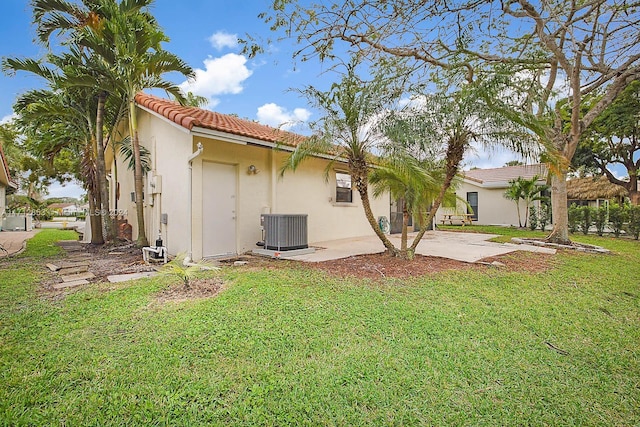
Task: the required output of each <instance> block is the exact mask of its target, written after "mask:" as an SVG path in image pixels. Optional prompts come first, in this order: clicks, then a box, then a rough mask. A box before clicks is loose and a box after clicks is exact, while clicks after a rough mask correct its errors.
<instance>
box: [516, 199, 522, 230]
mask: <svg viewBox="0 0 640 427" xmlns="http://www.w3.org/2000/svg"><path fill="white" fill-rule="evenodd" d="M516 212H518V227H520V228H522V219H521V217H520V199H518V200H516Z"/></svg>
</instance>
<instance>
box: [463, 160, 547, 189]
mask: <svg viewBox="0 0 640 427" xmlns="http://www.w3.org/2000/svg"><path fill="white" fill-rule="evenodd" d="M536 175H538V176H539V177H540V178H541V179H545V178H546V176H547V167H546V165H541V164H537V165H522V166H505V167H502V168H493V169H473V170H470V171H465V172H464V177H465V178H466V179H469V180H471V181H475V182H478V183H480V184H486V183H489V182H507V181H509V180H512V179H516V178H518V177H519V176H521V177H522V178H524V179H531V178H533V177H534V176H536Z"/></svg>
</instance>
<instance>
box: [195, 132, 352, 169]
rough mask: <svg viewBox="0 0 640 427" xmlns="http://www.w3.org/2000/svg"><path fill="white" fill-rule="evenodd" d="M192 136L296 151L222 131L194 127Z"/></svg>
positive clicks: (290, 147)
mask: <svg viewBox="0 0 640 427" xmlns="http://www.w3.org/2000/svg"><path fill="white" fill-rule="evenodd" d="M191 135H192V136H194V137H201V138H213V139H216V140H217V141H222V142H230V143H232V144H240V145H252V146H255V147H263V148H269V149H272V150H281V151H288V152H293V151H295V149H296V148H295V147H292V146H290V145H284V144H278V143H275V142H270V141H264V140H261V139H257V138H251V137H248V136H242V135H236V134H232V133H228V132H221V131H217V130H213V129H208V128H203V127H198V126H194V127H193V129H191ZM313 157H318V158H321V159H326V160H333V161H338V162H342V163H346V162H347V161H346V159H341V158H336V157H333V156H330V155H327V154H313Z"/></svg>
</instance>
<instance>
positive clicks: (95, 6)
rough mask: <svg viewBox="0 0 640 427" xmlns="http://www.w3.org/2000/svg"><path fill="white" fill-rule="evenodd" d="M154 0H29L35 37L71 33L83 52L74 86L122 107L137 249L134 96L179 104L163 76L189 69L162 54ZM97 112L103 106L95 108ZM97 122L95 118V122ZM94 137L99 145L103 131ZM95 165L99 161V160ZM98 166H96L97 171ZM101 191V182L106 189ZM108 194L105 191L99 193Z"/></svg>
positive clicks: (141, 238) (141, 228) (142, 240)
mask: <svg viewBox="0 0 640 427" xmlns="http://www.w3.org/2000/svg"><path fill="white" fill-rule="evenodd" d="M152 3H153V0H136V1H127V0H122V1H120V2H119V3H118V2H116V1H115V0H83V1H82V2H81V3H77V2H72V1H70V0H33V2H32V4H33V7H34V21H35V22H36V23H38V36H39V38H40V39H41V40H42V41H43V42H46V41H48V40H49V39H50V37H51V36H52V35H53V34H54V33H56V32H61V33H67V32H68V33H70V34H71V37H70V41H68V43H74V44H75V45H77V46H79V47H80V48H81V49H88V50H89V51H90V53H89V54H87V56H88V58H90V60H89V61H87V65H88V66H90V67H91V72H89V73H85V75H84V76H77V79H76V80H75V81H74V84H78V85H88V86H92V87H94V88H95V89H96V91H97V96H98V103H99V105H100V106H102V105H103V101H104V99H105V97H106V96H107V94H108V93H111V94H112V96H116V97H118V98H120V99H122V100H123V102H125V103H126V105H127V109H128V116H129V117H128V118H129V120H128V121H129V133H130V135H131V138H132V146H133V155H134V162H135V168H134V181H135V194H136V201H137V203H136V214H137V221H138V233H139V234H138V238H137V244H138V245H139V246H146V245H148V240H147V237H146V232H145V225H144V210H143V204H142V194H143V188H142V187H143V168H142V165H141V159H140V143H139V139H138V133H137V121H136V115H135V113H136V109H135V95H136V94H137V93H138V92H140V91H142V90H144V89H150V88H160V89H164V90H165V91H166V92H168V93H169V94H171V95H173V96H174V97H175V98H176V99H177V100H178V101H180V102H183V101H184V95H183V94H182V93H181V92H180V89H179V88H178V87H177V86H176V85H175V84H174V83H171V82H169V81H168V80H165V79H163V78H162V76H163V75H164V74H165V73H169V72H173V71H177V72H179V73H181V74H183V75H185V76H186V77H188V78H191V77H192V76H193V75H194V73H193V70H192V68H191V67H189V66H188V65H187V64H186V63H184V62H183V61H182V60H180V59H179V58H178V57H177V56H175V55H174V54H172V53H169V52H167V51H164V50H162V48H161V43H162V42H165V41H168V39H167V37H166V36H165V35H164V33H163V32H162V31H161V29H160V27H159V26H158V23H157V22H156V20H155V18H154V17H153V16H152V15H151V14H150V13H149V12H148V10H149V7H150V6H151V5H152ZM98 111H99V112H100V111H102V108H100V109H99V110H98ZM98 121H100V120H98ZM97 139H99V140H100V142H102V128H101V127H100V129H99V130H98V133H97ZM98 160H99V163H100V162H102V163H103V160H102V159H101V158H99V159H98ZM101 168H102V167H101V166H99V169H101ZM104 188H105V189H106V180H105V187H104ZM103 192H104V193H105V194H107V192H106V190H104V191H103Z"/></svg>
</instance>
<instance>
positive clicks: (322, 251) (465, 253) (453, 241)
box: [280, 231, 556, 262]
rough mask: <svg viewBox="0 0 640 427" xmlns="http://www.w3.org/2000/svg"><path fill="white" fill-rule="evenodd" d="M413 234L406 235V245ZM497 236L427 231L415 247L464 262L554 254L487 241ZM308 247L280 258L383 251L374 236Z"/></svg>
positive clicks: (393, 237) (313, 259)
mask: <svg viewBox="0 0 640 427" xmlns="http://www.w3.org/2000/svg"><path fill="white" fill-rule="evenodd" d="M415 235H416V233H412V234H410V235H409V245H410V244H411V242H412V241H413V237H414V236H415ZM493 237H497V235H496V234H481V233H459V232H450V231H428V232H426V233H425V235H424V237H423V238H422V241H421V242H420V244H419V245H418V248H417V249H416V253H417V254H420V255H427V256H436V257H442V258H450V259H455V260H458V261H464V262H476V261H479V260H481V259H483V258H487V257H492V256H496V255H502V254H506V253H509V252H515V251H529V252H540V253H545V254H555V253H556V250H555V249H549V248H544V247H539V246H533V245H516V244H513V243H494V242H488V241H487V240H489V239H491V238H493ZM389 239H390V240H391V241H392V242H393V244H394V245H395V246H396V247H400V235H395V234H394V235H391V236H389ZM311 246H313V247H315V248H316V252H315V253H312V254H306V255H298V256H291V257H288V256H286V255H285V253H284V252H283V253H282V255H281V257H280V258H284V259H291V260H298V261H306V262H322V261H329V260H334V259H340V258H347V257H349V256H353V255H363V254H375V253H378V252H383V251H384V246H383V245H382V242H380V240H379V239H378V238H377V237H376V236H367V237H357V238H352V239H341V240H331V241H326V242H317V243H314V244H312V245H311Z"/></svg>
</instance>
